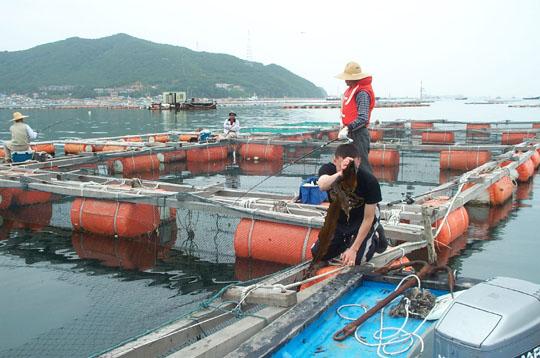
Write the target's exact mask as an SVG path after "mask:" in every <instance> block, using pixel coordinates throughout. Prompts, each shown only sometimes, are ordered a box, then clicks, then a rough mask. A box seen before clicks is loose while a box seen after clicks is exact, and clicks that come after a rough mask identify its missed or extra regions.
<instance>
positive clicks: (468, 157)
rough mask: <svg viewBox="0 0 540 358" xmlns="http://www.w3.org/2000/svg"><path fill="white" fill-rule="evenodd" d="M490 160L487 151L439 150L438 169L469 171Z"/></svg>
mask: <svg viewBox="0 0 540 358" xmlns="http://www.w3.org/2000/svg"><path fill="white" fill-rule="evenodd" d="M490 160H491V152H489V151H487V150H476V151H470V150H441V153H440V161H439V167H440V168H441V169H452V170H465V171H468V170H471V169H474V168H476V167H479V166H480V165H482V164H485V163H487V162H489V161H490Z"/></svg>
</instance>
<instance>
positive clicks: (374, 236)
mask: <svg viewBox="0 0 540 358" xmlns="http://www.w3.org/2000/svg"><path fill="white" fill-rule="evenodd" d="M361 160H362V159H361V158H360V156H359V153H358V149H357V148H356V146H355V145H354V144H352V143H349V144H341V145H340V146H338V147H337V148H336V152H335V154H334V159H333V161H332V162H331V163H327V164H324V165H323V166H322V167H321V168H320V169H319V180H318V182H317V183H318V184H319V187H320V189H321V190H325V191H329V190H330V189H331V187H332V184H334V182H335V181H336V180H338V179H339V178H340V177H342V175H343V171H344V170H345V169H346V168H347V166H348V165H349V163H350V162H351V161H354V165H355V167H356V181H357V184H356V189H355V191H354V193H355V195H356V200H355V203H350V205H351V210H350V213H349V218H347V215H346V214H345V212H344V211H343V209H340V211H339V217H338V219H337V225H336V231H335V232H334V236H333V237H332V241H331V243H330V246H329V247H328V250H327V252H326V255H325V256H324V257H323V258H322V259H323V260H330V259H332V258H335V257H338V256H339V257H340V259H341V260H342V261H343V263H344V264H345V265H349V266H352V265H360V264H361V263H365V262H366V261H369V260H371V258H372V257H373V254H374V253H375V252H378V253H381V252H384V250H386V248H387V246H388V242H387V240H386V237H385V235H384V229H383V227H382V226H381V224H380V211H379V205H378V203H379V202H380V201H381V200H382V196H381V187H380V185H379V182H378V180H377V178H375V176H374V175H373V174H372V173H371V172H369V171H367V170H365V169H364V168H362V166H361V164H362V163H361ZM318 244H319V242H318V241H317V242H316V243H315V244H314V245H313V247H312V248H311V252H312V253H313V255H314V256H315V254H316V252H317V249H318Z"/></svg>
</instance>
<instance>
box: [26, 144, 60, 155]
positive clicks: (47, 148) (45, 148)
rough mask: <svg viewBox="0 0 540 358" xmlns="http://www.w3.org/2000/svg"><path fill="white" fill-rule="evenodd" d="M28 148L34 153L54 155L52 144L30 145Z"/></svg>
mask: <svg viewBox="0 0 540 358" xmlns="http://www.w3.org/2000/svg"><path fill="white" fill-rule="evenodd" d="M30 148H32V150H33V151H34V152H45V153H49V154H54V153H55V148H54V144H52V143H42V144H32V145H30Z"/></svg>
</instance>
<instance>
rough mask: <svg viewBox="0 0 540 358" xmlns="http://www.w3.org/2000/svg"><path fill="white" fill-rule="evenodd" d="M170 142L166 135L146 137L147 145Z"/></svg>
mask: <svg viewBox="0 0 540 358" xmlns="http://www.w3.org/2000/svg"><path fill="white" fill-rule="evenodd" d="M170 141H171V138H170V137H169V135H168V134H158V135H151V136H149V137H148V142H149V143H156V142H159V143H167V142H170Z"/></svg>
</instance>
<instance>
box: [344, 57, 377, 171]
mask: <svg viewBox="0 0 540 358" xmlns="http://www.w3.org/2000/svg"><path fill="white" fill-rule="evenodd" d="M336 78H339V79H342V80H345V83H346V84H347V86H348V88H347V89H346V90H345V93H344V94H343V99H342V101H341V124H340V127H341V129H340V131H339V134H338V138H339V139H347V138H351V139H352V140H353V143H354V145H355V146H356V148H358V152H359V153H360V166H361V167H362V168H364V169H366V170H368V171H370V172H373V170H372V169H371V165H370V164H369V160H368V154H369V142H370V139H369V131H368V129H367V127H368V125H369V119H370V117H371V111H372V110H373V107H375V93H374V92H373V88H372V87H371V80H372V77H371V75H369V74H367V73H364V72H362V69H361V67H360V65H359V64H358V63H356V62H349V63H347V65H345V70H344V71H343V73H340V74H339V75H337V76H336Z"/></svg>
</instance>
